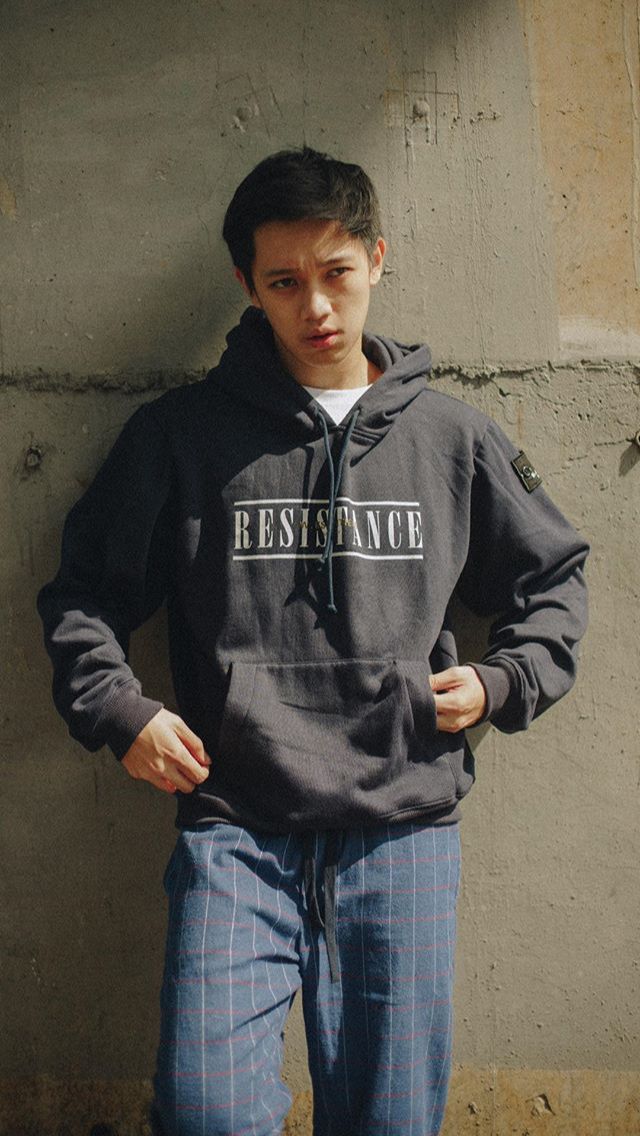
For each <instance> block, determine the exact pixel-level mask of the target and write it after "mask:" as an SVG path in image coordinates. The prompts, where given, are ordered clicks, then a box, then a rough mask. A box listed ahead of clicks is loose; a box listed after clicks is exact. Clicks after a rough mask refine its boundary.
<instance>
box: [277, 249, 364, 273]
mask: <svg viewBox="0 0 640 1136" xmlns="http://www.w3.org/2000/svg"><path fill="white" fill-rule="evenodd" d="M352 257H353V253H351V252H343V253H339V255H338V256H330V257H329V258H328V259H327V260H321V261H319V266H320V268H329V267H330V266H331V265H332V264H342V263H343V262H344V261H345V260H350V259H351V258H352ZM297 271H298V269H297V268H268V269H267V270H266V272H262V273H261V275H262V276H292V275H294V274H295V273H296V272H297Z"/></svg>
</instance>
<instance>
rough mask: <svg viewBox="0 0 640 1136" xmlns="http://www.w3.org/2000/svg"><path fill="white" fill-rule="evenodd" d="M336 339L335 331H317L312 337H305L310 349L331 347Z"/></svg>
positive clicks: (336, 333)
mask: <svg viewBox="0 0 640 1136" xmlns="http://www.w3.org/2000/svg"><path fill="white" fill-rule="evenodd" d="M337 338H338V332H337V331H318V332H315V334H313V335H307V336H306V340H307V343H310V344H311V346H312V347H331V346H332V345H333V344H334V343H335V341H336V339H337Z"/></svg>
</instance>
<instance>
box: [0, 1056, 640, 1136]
mask: <svg viewBox="0 0 640 1136" xmlns="http://www.w3.org/2000/svg"><path fill="white" fill-rule="evenodd" d="M150 1095H151V1085H150V1083H149V1082H147V1081H143V1082H135V1081H118V1082H113V1081H111V1082H109V1081H102V1082H101V1081H58V1080H54V1079H53V1078H50V1077H37V1078H36V1077H34V1078H22V1079H15V1080H11V1081H0V1136H88V1134H89V1133H90V1131H91V1129H92V1127H93V1126H98V1125H103V1126H104V1128H103V1131H102V1132H101V1134H100V1136H150V1129H149V1126H148V1123H147V1120H146V1117H147V1109H148V1104H149V1100H150ZM312 1109H313V1102H312V1096H311V1093H310V1092H309V1091H302V1092H299V1093H297V1094H296V1095H295V1097H294V1100H293V1105H292V1108H291V1111H290V1113H289V1116H288V1118H287V1121H286V1123H285V1128H284V1134H283V1136H311V1134H312ZM515 1134H517V1136H538V1134H540V1136H638V1134H640V1074H638V1073H619V1072H615V1071H606V1072H603V1071H601V1070H593V1069H577V1070H566V1071H562V1072H558V1070H556V1069H553V1070H550V1069H498V1068H491V1069H475V1068H471V1067H463V1066H458V1067H456V1068H455V1069H454V1072H453V1076H452V1081H451V1090H450V1094H449V1103H448V1106H447V1113H446V1118H445V1123H444V1126H443V1129H442V1136H515ZM345 1136H346V1134H345Z"/></svg>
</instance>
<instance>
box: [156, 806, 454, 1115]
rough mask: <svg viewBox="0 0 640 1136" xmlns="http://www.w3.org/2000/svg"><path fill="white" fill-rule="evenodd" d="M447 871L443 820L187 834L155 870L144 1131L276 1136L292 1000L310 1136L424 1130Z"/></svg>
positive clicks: (450, 948) (431, 1109)
mask: <svg viewBox="0 0 640 1136" xmlns="http://www.w3.org/2000/svg"><path fill="white" fill-rule="evenodd" d="M459 872H460V849H459V835H458V826H457V824H453V825H445V826H439V827H438V826H425V825H420V824H407V823H405V824H394V825H386V824H385V825H383V826H381V827H376V828H365V829H352V830H348V831H345V832H340V833H338V834H336V833H314V834H311V835H310V834H305V835H301V834H297V833H290V834H288V835H283V836H280V835H272V834H264V833H258V832H255V831H249V830H248V829H245V828H241V827H236V826H233V825H226V824H214V825H209V826H206V827H203V828H201V829H198V830H186V831H183V832H182V833H181V834H180V836H179V838H178V842H177V845H176V848H175V850H174V853H173V855H172V857H171V860H170V861H169V865H168V867H167V871H166V874H165V887H166V891H167V894H168V897H169V931H168V941H167V955H166V964H165V974H164V981H163V988H162V999H161V1004H162V1027H161V1039H160V1046H159V1051H158V1064H157V1070H156V1077H155V1103H154V1123H155V1131H156V1132H157V1133H159V1134H162V1136H245V1134H247V1136H278V1134H279V1133H281V1131H282V1125H283V1122H284V1118H285V1117H286V1114H287V1112H288V1110H289V1107H290V1104H291V1097H290V1094H289V1091H288V1089H287V1088H286V1086H285V1085H284V1083H283V1081H282V1079H281V1076H280V1068H281V1062H282V1052H283V1031H284V1026H285V1021H286V1018H287V1014H288V1012H289V1009H290V1007H291V1004H292V1001H293V998H294V996H295V994H296V993H297V991H298V990H301V993H302V999H303V1012H304V1020H305V1028H306V1035H307V1049H308V1059H309V1067H310V1072H311V1078H312V1084H313V1098H314V1129H313V1131H314V1136H396V1134H397V1136H435V1134H436V1133H438V1132H439V1131H440V1126H441V1124H442V1118H443V1112H444V1106H445V1101H446V1094H447V1086H448V1080H449V1072H450V1064H451V1026H452V1008H451V999H452V980H453V956H454V946H455V906H456V899H457V893H458V885H459Z"/></svg>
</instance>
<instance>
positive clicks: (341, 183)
mask: <svg viewBox="0 0 640 1136" xmlns="http://www.w3.org/2000/svg"><path fill="white" fill-rule="evenodd" d="M307 219H315V220H320V221H339V222H340V224H341V226H342V228H343V229H344V231H345V232H346V233H350V234H351V236H354V237H359V238H360V240H361V241H362V243H363V245H364V246H365V248H366V250H367V255H368V256H369V257H371V256H372V255H373V251H374V249H375V246H376V242H377V241H378V238H379V236H380V214H379V208H378V198H377V196H376V191H375V189H374V188H373V185H372V183H371V181H370V179H369V178H368V177H367V175H366V173H365V172H364V170H363V169H361V168H360V166H356V165H353V164H351V163H349V162H339V161H338V160H337V159H336V158H331V157H329V155H328V154H321V153H319V151H318V150H311V149H310V148H309V147H308V146H304V147H303V148H302V149H301V150H280V151H279V152H278V153H277V154H271V155H270V156H269V157H268V158H264V159H263V161H262V162H259V163H258V165H257V166H255V167H254V169H252V170H251V173H250V174H247V176H246V178H245V179H244V181H242V182H240V185H239V186H238V188H237V189H236V192H235V193H234V195H233V198H232V200H231V203H230V205H229V208H228V209H227V212H226V215H225V219H224V225H223V228H222V235H223V237H224V239H225V241H226V242H227V245H228V247H229V252H230V253H231V259H232V261H233V263H234V265H235V266H236V268H239V269H240V271H241V272H242V275H243V276H244V278H245V280H246V282H247V284H248V285H249V287H250V288H253V279H252V275H251V270H252V267H253V262H254V259H255V245H254V240H253V235H254V233H255V231H256V229H257V228H258V226H259V225H264V224H266V223H267V222H268V221H303V220H307Z"/></svg>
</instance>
